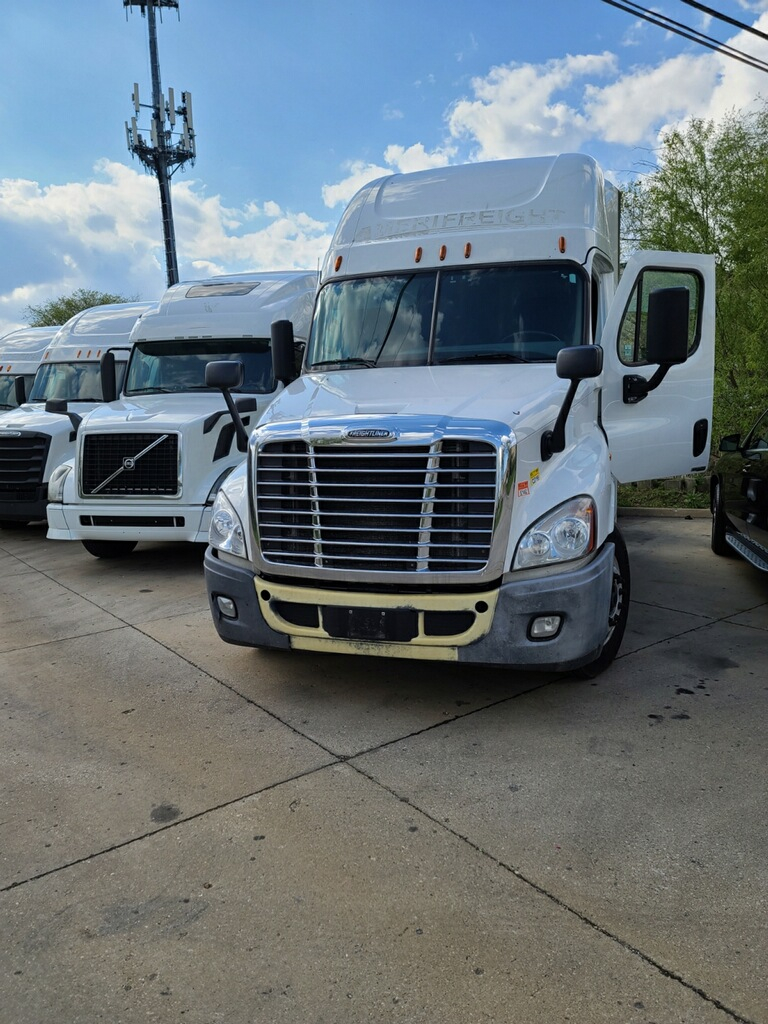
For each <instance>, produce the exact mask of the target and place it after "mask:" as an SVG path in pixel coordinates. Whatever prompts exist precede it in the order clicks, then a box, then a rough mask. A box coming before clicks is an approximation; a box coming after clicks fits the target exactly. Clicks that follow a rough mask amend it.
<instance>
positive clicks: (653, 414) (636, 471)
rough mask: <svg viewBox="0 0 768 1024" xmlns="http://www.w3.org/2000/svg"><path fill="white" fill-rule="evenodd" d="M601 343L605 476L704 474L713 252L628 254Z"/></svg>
mask: <svg viewBox="0 0 768 1024" xmlns="http://www.w3.org/2000/svg"><path fill="white" fill-rule="evenodd" d="M686 299H687V303H686ZM686 305H687V313H686ZM600 344H601V346H602V348H603V350H604V360H603V394H602V426H603V429H604V430H605V433H606V436H607V438H608V445H609V448H610V453H611V472H612V473H613V475H614V477H616V479H617V480H618V481H619V482H620V483H631V482H632V481H635V480H651V479H654V478H657V477H659V478H660V477H671V476H683V475H684V474H686V473H695V472H704V471H705V470H706V468H707V462H708V459H709V449H710V443H711V434H712V392H713V386H712V378H713V366H714V357H715V260H714V256H706V255H702V254H700V253H669V252H653V251H647V252H639V253H636V254H635V255H634V256H632V257H631V258H630V260H629V261H628V263H627V266H626V268H625V270H624V273H623V275H622V277H621V280H620V281H619V285H618V287H617V289H616V293H615V295H614V298H613V302H612V304H611V307H610V309H609V311H608V316H607V318H606V322H605V326H604V328H603V331H602V335H601V338H600Z"/></svg>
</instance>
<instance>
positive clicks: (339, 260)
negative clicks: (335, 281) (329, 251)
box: [333, 256, 344, 270]
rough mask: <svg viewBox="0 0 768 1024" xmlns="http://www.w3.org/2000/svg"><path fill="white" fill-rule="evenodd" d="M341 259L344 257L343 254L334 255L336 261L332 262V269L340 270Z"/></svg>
mask: <svg viewBox="0 0 768 1024" xmlns="http://www.w3.org/2000/svg"><path fill="white" fill-rule="evenodd" d="M343 259H344V257H343V256H337V257H336V262H335V263H334V264H333V269H334V270H341V263H342V260H343Z"/></svg>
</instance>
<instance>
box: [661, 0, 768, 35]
mask: <svg viewBox="0 0 768 1024" xmlns="http://www.w3.org/2000/svg"><path fill="white" fill-rule="evenodd" d="M680 3H681V4H688V6H689V7H695V8H696V10H697V11H703V12H704V14H709V15H710V16H711V17H713V18H719V20H720V21H726V22H728V24H729V25H733V26H734V27H735V28H738V29H741V30H742V32H751V33H752V35H753V36H760V38H761V39H765V40H768V35H766V33H765V32H761V31H760V29H759V28H755V27H754V26H753V25H747V24H746V23H745V22H743V21H739V20H738V18H731V17H730V16H729V15H727V14H721V13H720V12H719V11H716V10H714V8H712V7H707V6H706V4H700V3H697V2H696V0H680Z"/></svg>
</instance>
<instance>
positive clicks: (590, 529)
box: [512, 495, 595, 569]
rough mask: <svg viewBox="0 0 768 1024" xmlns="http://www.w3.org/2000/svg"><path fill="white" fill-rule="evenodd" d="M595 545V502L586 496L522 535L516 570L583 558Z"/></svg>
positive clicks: (515, 559)
mask: <svg viewBox="0 0 768 1024" xmlns="http://www.w3.org/2000/svg"><path fill="white" fill-rule="evenodd" d="M594 546H595V503H594V502H593V501H592V499H591V498H588V497H587V496H586V495H583V496H581V497H579V498H572V499H571V500H570V501H566V502H564V503H563V504H562V505H558V507H557V508H555V509H553V510H552V511H551V512H548V513H547V514H546V515H545V516H543V517H542V518H541V519H539V520H538V522H536V523H534V524H533V526H532V527H531V528H530V529H529V530H528V531H527V532H526V533H525V534H523V538H522V540H521V541H520V543H519V544H518V546H517V551H516V552H515V557H514V559H513V560H512V568H513V569H533V568H537V567H539V566H543V565H552V564H554V563H557V562H570V561H572V560H573V559H574V558H582V557H583V556H584V555H587V554H589V552H590V551H591V550H592V549H593V548H594Z"/></svg>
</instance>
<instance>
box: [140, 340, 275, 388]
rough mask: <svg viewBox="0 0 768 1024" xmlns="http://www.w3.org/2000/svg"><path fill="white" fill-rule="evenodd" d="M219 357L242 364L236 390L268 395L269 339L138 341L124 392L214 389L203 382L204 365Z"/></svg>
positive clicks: (270, 375)
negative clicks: (238, 384) (235, 360)
mask: <svg viewBox="0 0 768 1024" xmlns="http://www.w3.org/2000/svg"><path fill="white" fill-rule="evenodd" d="M218 359H237V360H239V361H240V362H241V363H242V364H243V369H244V379H243V386H242V387H241V388H236V389H235V390H237V391H239V392H248V393H249V394H257V395H263V394H269V393H270V392H272V391H274V390H275V382H274V378H273V377H272V354H271V351H270V347H269V338H223V339H217V340H215V341H214V340H208V339H206V340H205V341H185V340H178V341H138V342H136V344H135V345H134V348H133V352H132V353H131V361H130V363H129V365H128V374H127V376H126V380H125V394H126V395H148V394H161V393H166V392H175V391H215V392H217V393H219V391H218V388H208V387H206V384H205V367H206V365H207V364H208V363H210V362H213V361H215V360H218Z"/></svg>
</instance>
